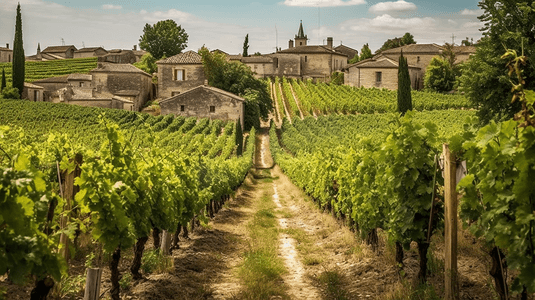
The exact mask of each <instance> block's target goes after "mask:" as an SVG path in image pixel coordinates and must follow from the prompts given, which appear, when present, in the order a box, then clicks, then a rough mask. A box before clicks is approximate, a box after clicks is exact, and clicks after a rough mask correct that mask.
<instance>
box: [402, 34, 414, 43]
mask: <svg viewBox="0 0 535 300" xmlns="http://www.w3.org/2000/svg"><path fill="white" fill-rule="evenodd" d="M410 44H416V41H415V40H414V36H413V35H412V34H410V33H409V32H407V33H405V35H403V37H401V45H410Z"/></svg>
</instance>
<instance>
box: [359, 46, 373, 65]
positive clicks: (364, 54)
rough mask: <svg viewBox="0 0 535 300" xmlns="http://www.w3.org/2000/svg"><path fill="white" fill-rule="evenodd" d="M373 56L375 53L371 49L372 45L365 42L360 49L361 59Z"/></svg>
mask: <svg viewBox="0 0 535 300" xmlns="http://www.w3.org/2000/svg"><path fill="white" fill-rule="evenodd" d="M372 57H373V54H372V50H371V49H370V46H368V43H366V44H364V45H363V46H362V49H360V57H359V61H363V60H365V59H368V58H372Z"/></svg>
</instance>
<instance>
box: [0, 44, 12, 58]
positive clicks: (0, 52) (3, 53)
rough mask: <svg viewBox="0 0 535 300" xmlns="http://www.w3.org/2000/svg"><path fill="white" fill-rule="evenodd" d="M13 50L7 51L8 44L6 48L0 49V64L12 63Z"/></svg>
mask: <svg viewBox="0 0 535 300" xmlns="http://www.w3.org/2000/svg"><path fill="white" fill-rule="evenodd" d="M12 61H13V50H11V49H9V44H6V47H5V48H4V47H0V62H12Z"/></svg>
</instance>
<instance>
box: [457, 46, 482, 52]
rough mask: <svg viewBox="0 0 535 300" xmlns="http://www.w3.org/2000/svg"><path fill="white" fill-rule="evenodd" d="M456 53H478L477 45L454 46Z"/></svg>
mask: <svg viewBox="0 0 535 300" xmlns="http://www.w3.org/2000/svg"><path fill="white" fill-rule="evenodd" d="M453 52H455V53H476V46H454V47H453Z"/></svg>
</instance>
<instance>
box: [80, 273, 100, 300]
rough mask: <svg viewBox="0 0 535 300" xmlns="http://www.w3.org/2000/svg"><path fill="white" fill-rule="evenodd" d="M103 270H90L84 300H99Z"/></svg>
mask: <svg viewBox="0 0 535 300" xmlns="http://www.w3.org/2000/svg"><path fill="white" fill-rule="evenodd" d="M101 277H102V269H100V268H88V269H87V277H86V280H85V293H84V300H98V299H99V296H100V280H101Z"/></svg>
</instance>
